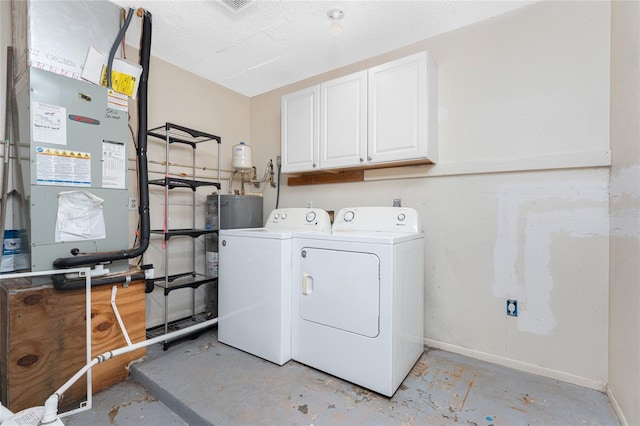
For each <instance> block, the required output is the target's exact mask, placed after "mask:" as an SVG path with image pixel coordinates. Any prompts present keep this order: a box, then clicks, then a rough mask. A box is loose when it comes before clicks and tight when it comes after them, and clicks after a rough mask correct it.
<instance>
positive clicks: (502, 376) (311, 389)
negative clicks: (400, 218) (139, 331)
mask: <svg viewBox="0 0 640 426" xmlns="http://www.w3.org/2000/svg"><path fill="white" fill-rule="evenodd" d="M63 421H64V423H65V424H66V425H68V426H72V425H184V424H191V425H210V424H216V425H316V426H317V425H455V424H465V425H481V426H492V425H493V426H499V425H510V426H511V425H619V424H620V423H619V422H618V420H617V418H616V416H615V414H614V412H613V409H612V408H611V406H610V404H609V401H608V399H607V396H606V395H604V394H603V393H601V392H597V391H594V390H590V389H586V388H582V387H579V386H575V385H570V384H567V383H563V382H559V381H557V380H553V379H548V378H544V377H540V376H536V375H532V374H527V373H523V372H519V371H516V370H512V369H509V368H505V367H500V366H496V365H493V364H488V363H485V362H481V361H477V360H474V359H470V358H466V357H463V356H460V355H456V354H452V353H449V352H445V351H441V350H434V349H431V350H425V353H424V354H423V355H422V357H421V358H420V359H419V360H418V362H417V363H416V365H415V366H414V368H413V370H412V371H411V373H410V374H409V376H408V377H407V378H406V379H405V381H404V383H403V384H402V385H401V386H400V389H398V391H397V392H396V394H395V395H394V396H393V397H392V398H386V397H383V396H380V395H378V394H376V393H373V392H370V391H368V390H366V389H363V388H361V387H359V386H356V385H353V384H351V383H347V382H345V381H342V380H340V379H338V378H335V377H332V376H330V375H328V374H325V373H323V372H320V371H317V370H314V369H312V368H309V367H306V366H304V365H302V364H299V363H297V362H294V361H290V362H288V363H287V364H285V365H284V366H282V367H279V366H277V365H275V364H272V363H269V362H267V361H264V360H262V359H259V358H256V357H254V356H251V355H249V354H246V353H244V352H242V351H238V350H236V349H234V348H231V347H229V346H226V345H224V344H222V343H218V341H217V339H216V331H215V330H213V331H209V332H206V333H205V334H203V335H201V336H200V337H199V338H198V339H197V340H193V341H188V342H184V343H180V344H178V345H175V346H173V347H171V348H169V350H167V351H162V348H161V346H160V345H156V346H152V347H150V348H148V356H147V359H146V360H145V361H144V362H142V363H139V364H136V365H134V366H133V367H132V374H131V378H130V379H128V380H126V381H124V382H122V383H120V384H117V385H115V386H113V387H111V388H109V389H107V390H105V391H102V392H99V393H96V394H95V395H94V408H93V409H92V410H91V411H88V412H85V413H79V414H75V415H73V416H69V417H66V418H64V419H63Z"/></svg>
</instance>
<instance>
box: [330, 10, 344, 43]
mask: <svg viewBox="0 0 640 426" xmlns="http://www.w3.org/2000/svg"><path fill="white" fill-rule="evenodd" d="M327 17H328V18H329V20H330V21H331V27H330V28H329V34H331V35H332V36H334V37H338V36H339V35H341V34H342V32H343V29H342V25H340V21H341V20H342V18H344V10H342V9H338V8H335V9H330V10H329V11H327Z"/></svg>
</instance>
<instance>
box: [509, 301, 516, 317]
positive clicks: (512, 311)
mask: <svg viewBox="0 0 640 426" xmlns="http://www.w3.org/2000/svg"><path fill="white" fill-rule="evenodd" d="M507 316H509V317H517V316H518V301H517V300H514V299H507Z"/></svg>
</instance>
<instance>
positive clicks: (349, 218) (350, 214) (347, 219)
mask: <svg viewBox="0 0 640 426" xmlns="http://www.w3.org/2000/svg"><path fill="white" fill-rule="evenodd" d="M355 216H356V214H355V213H354V212H353V210H348V211H347V212H346V213H345V214H344V221H345V222H351V221H352V220H353V218H354V217H355Z"/></svg>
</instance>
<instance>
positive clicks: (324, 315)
mask: <svg viewBox="0 0 640 426" xmlns="http://www.w3.org/2000/svg"><path fill="white" fill-rule="evenodd" d="M298 256H300V277H298V280H299V283H298V284H299V285H298V286H297V292H298V294H297V297H298V298H299V309H300V310H299V313H300V317H301V318H302V319H303V320H306V321H311V322H315V323H318V324H321V325H326V326H329V327H334V328H337V329H340V330H344V331H348V332H351V333H355V334H360V335H362V336H366V337H376V336H377V335H378V333H379V330H380V326H379V317H380V259H378V256H376V255H375V254H372V253H361V252H354V251H343V250H328V249H319V248H303V249H302V250H301V251H300V252H299V253H298ZM294 297H296V296H294Z"/></svg>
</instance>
